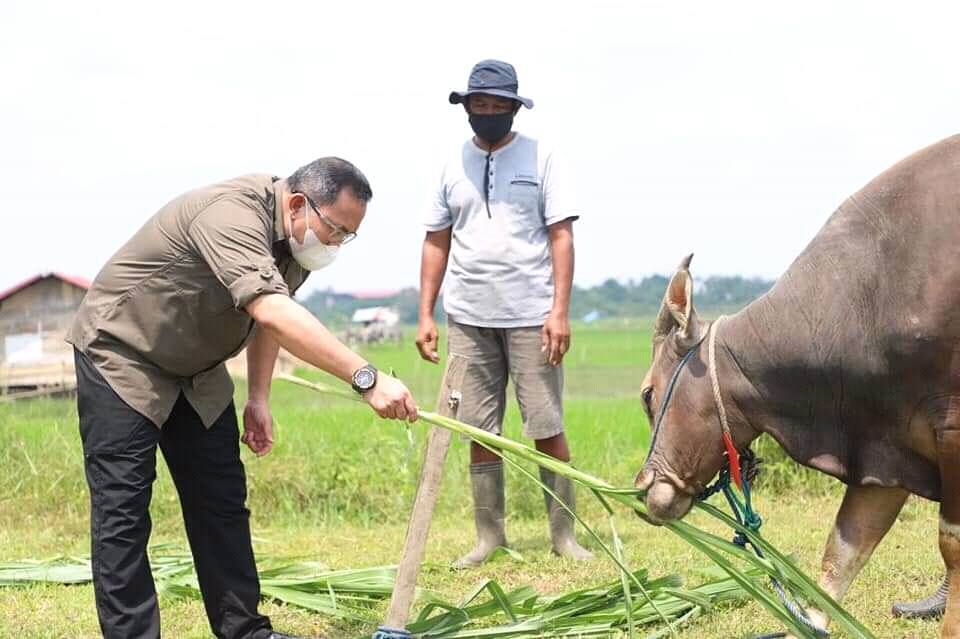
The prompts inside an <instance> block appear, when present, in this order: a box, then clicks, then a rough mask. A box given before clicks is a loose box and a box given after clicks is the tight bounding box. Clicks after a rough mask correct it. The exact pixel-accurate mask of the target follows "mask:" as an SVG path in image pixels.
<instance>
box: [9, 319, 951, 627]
mask: <svg viewBox="0 0 960 639" xmlns="http://www.w3.org/2000/svg"><path fill="white" fill-rule="evenodd" d="M648 325H649V322H642V323H637V322H633V323H630V322H625V323H620V324H612V323H607V324H604V325H602V326H593V325H591V326H589V327H588V326H578V327H575V331H574V338H573V346H572V348H571V351H570V353H569V354H568V355H567V359H566V371H567V378H566V379H567V386H566V425H567V433H568V437H569V440H570V445H571V450H572V451H573V457H574V463H575V464H576V465H577V466H578V467H580V468H581V469H583V470H585V471H587V472H589V473H591V474H593V475H595V476H598V477H601V478H604V479H606V480H608V481H610V482H611V483H614V484H618V485H630V484H631V483H632V478H633V475H634V473H635V472H636V471H637V469H638V468H639V465H640V464H641V462H642V460H643V454H644V450H645V445H646V443H647V441H648V433H649V430H648V425H647V422H646V418H645V417H644V416H643V412H642V409H641V407H640V402H639V398H638V390H639V388H638V387H639V383H640V380H641V379H642V376H643V371H644V369H645V367H646V365H647V364H648V360H649V343H650V340H649V333H648V331H647V330H646V327H647V326H648ZM366 355H367V356H368V357H370V359H371V360H372V361H373V362H374V363H376V364H377V365H378V366H379V367H380V368H382V369H386V370H389V369H391V368H392V369H394V371H395V372H396V374H397V375H398V376H399V377H400V378H402V379H403V380H404V381H405V382H406V383H407V384H408V386H410V388H411V390H412V391H413V392H414V394H415V396H416V398H417V400H418V403H419V404H421V405H422V406H425V407H430V408H432V405H433V401H434V397H435V394H436V388H437V385H438V382H439V377H440V369H439V368H438V367H436V366H433V365H430V364H427V363H425V362H423V361H422V360H420V359H419V357H417V356H416V354H415V348H414V346H413V344H412V340H411V341H409V342H408V343H406V344H405V345H403V346H402V347H401V346H381V347H376V348H371V349H370V350H368V351H367V353H366ZM303 373H304V374H305V375H306V376H308V377H314V378H321V377H323V376H322V374H320V373H316V372H309V371H305V372H303ZM243 396H244V389H243V388H242V387H241V388H238V390H237V401H238V406H242V401H243ZM272 406H273V412H274V417H275V419H276V422H277V424H276V428H275V439H276V445H275V447H274V450H273V452H272V453H271V454H270V455H268V456H266V457H265V458H262V459H256V458H254V457H253V455H252V454H249V453H248V452H245V453H244V461H245V463H246V468H247V473H248V478H249V489H250V498H249V505H250V508H251V510H252V513H253V515H252V523H253V528H254V534H255V536H256V538H257V543H256V550H257V551H258V552H259V553H262V554H269V555H272V556H281V557H291V558H294V557H295V558H304V557H307V558H311V559H315V560H317V561H320V562H323V563H325V564H326V565H328V566H330V567H331V568H359V567H364V566H375V565H387V564H393V563H395V562H396V561H397V559H398V557H399V553H400V550H401V546H402V542H403V535H404V532H405V527H406V521H407V517H408V515H409V509H410V504H411V503H412V499H413V495H414V491H415V488H416V481H417V477H418V472H419V460H420V457H421V455H422V450H423V443H424V441H425V437H426V432H427V431H426V427H425V426H423V425H421V424H415V425H413V426H412V427H411V429H410V431H409V436H410V437H412V445H411V443H410V440H409V438H408V432H407V430H406V429H405V428H404V426H402V425H399V424H398V423H395V422H386V421H381V420H378V419H377V418H376V417H375V416H374V415H373V413H372V412H371V411H370V410H369V409H367V408H365V407H363V406H359V405H353V404H350V403H347V402H344V401H342V400H336V399H329V398H326V397H323V396H321V395H319V394H317V393H314V392H312V391H310V390H309V389H304V388H300V387H297V386H294V385H291V384H288V383H284V382H277V383H276V384H275V386H274V392H273V397H272ZM505 432H506V434H507V435H509V436H511V437H515V438H516V437H519V436H520V435H519V433H520V420H519V415H518V412H517V410H516V405H515V403H511V408H510V410H509V411H508V416H507V424H506V429H505ZM764 449H765V450H767V451H768V456H769V458H770V460H771V461H770V463H769V468H768V471H767V480H766V481H765V482H761V483H760V484H759V486H758V488H757V494H756V503H757V507H758V509H759V511H760V512H761V514H762V515H763V516H764V520H765V525H764V528H763V532H764V535H765V536H766V538H767V539H769V540H770V541H771V542H773V543H774V544H775V545H777V546H778V547H779V548H780V549H781V550H783V551H785V552H789V553H793V554H794V555H795V557H796V559H797V561H798V563H799V565H800V566H801V567H802V568H803V569H805V570H807V571H808V572H811V573H813V574H816V572H817V570H818V567H819V558H820V554H821V552H822V548H823V543H824V541H825V539H826V535H827V532H828V531H829V529H830V526H831V524H832V520H833V515H834V512H835V510H836V508H837V507H838V505H839V501H840V495H841V494H842V493H841V487H839V486H838V485H836V484H835V483H833V482H832V481H830V480H827V479H825V478H822V477H820V476H818V475H816V474H814V473H812V472H810V471H804V470H801V469H798V468H797V467H796V466H795V465H793V464H791V463H789V462H786V461H784V460H783V459H782V456H778V455H777V454H776V451H774V450H772V449H771V448H769V447H764ZM0 469H2V472H0V562H2V561H7V560H16V559H22V558H44V557H50V556H54V555H61V554H65V555H86V554H87V553H88V545H89V537H88V512H87V508H88V506H87V499H88V495H87V489H86V484H85V482H84V479H83V467H82V459H81V452H80V442H79V436H78V434H77V426H76V414H75V409H74V404H73V402H72V401H71V400H29V401H23V402H21V403H17V404H0ZM507 482H508V488H507V490H508V495H507V509H508V518H507V527H508V528H507V534H508V537H509V538H510V541H511V543H512V545H513V547H514V548H515V549H516V550H518V551H519V553H520V554H521V555H522V556H523V559H524V560H523V561H516V560H512V559H509V558H506V557H504V558H501V559H498V560H496V561H494V562H492V563H490V564H488V565H485V566H483V567H482V568H480V569H478V570H476V571H472V572H466V573H458V572H453V571H451V570H449V569H448V568H447V565H448V563H449V562H450V561H451V560H452V559H454V558H456V557H458V556H459V555H460V554H462V553H464V552H466V551H467V550H469V549H470V547H471V546H472V542H473V523H472V514H471V513H472V511H471V507H470V491H469V480H468V472H467V444H466V443H465V442H461V441H455V442H454V444H453V447H452V449H451V453H450V457H449V461H448V465H447V468H446V472H445V478H444V485H443V488H442V494H441V497H440V502H439V504H438V507H437V513H436V517H435V520H434V525H433V529H432V531H431V537H430V543H429V545H428V549H427V559H426V561H427V563H426V565H425V569H424V572H423V577H422V581H421V583H422V585H424V586H426V587H429V588H431V589H434V590H436V591H437V592H439V593H440V594H442V595H443V596H444V597H445V598H447V599H448V600H449V601H454V602H456V601H458V599H459V598H460V597H462V596H463V595H465V594H466V593H467V592H469V591H470V590H471V589H473V588H474V587H475V586H476V585H477V584H478V583H479V582H480V581H482V580H483V579H486V578H495V579H496V580H497V581H499V582H500V583H501V584H502V585H504V586H505V587H516V586H519V585H525V584H529V585H533V586H535V587H536V588H538V589H539V590H540V591H541V592H544V593H554V594H559V593H562V592H566V591H570V590H573V589H576V588H582V587H586V586H590V585H596V584H599V583H601V582H606V581H609V580H611V579H614V578H616V575H617V573H616V570H615V567H614V566H613V565H612V563H610V562H609V561H606V560H604V559H602V558H598V559H596V560H595V561H593V562H591V563H589V564H576V563H573V562H570V561H567V560H559V559H556V558H553V557H552V556H550V553H549V540H548V535H547V526H546V518H545V516H544V513H543V500H542V498H541V495H540V494H539V492H538V490H536V489H535V488H534V487H533V486H532V485H531V484H530V483H529V482H528V481H527V480H525V479H524V478H523V477H521V476H520V475H519V473H518V472H516V471H513V470H508V477H507ZM579 499H580V505H581V508H580V511H581V513H582V514H583V516H584V518H585V519H586V521H588V522H589V523H591V525H593V526H594V527H595V528H596V529H597V530H598V531H601V532H602V534H607V531H608V528H607V525H606V515H605V513H604V511H603V510H602V508H601V507H600V506H599V504H598V503H596V502H595V501H594V500H593V499H592V498H591V497H590V496H589V495H586V494H583V493H582V492H581V494H580V495H579ZM152 515H153V519H154V532H153V537H152V542H154V543H157V542H173V543H177V544H181V545H183V546H184V547H186V542H185V537H184V535H183V532H182V524H181V520H180V514H179V506H178V504H177V501H176V495H175V491H174V489H173V486H172V483H171V481H170V478H169V475H168V474H167V472H166V468H165V466H164V464H163V463H162V462H161V463H159V464H158V480H157V485H156V486H155V491H154V497H153V506H152ZM691 521H693V522H694V523H696V524H697V525H702V526H704V527H707V528H713V527H712V526H711V524H710V522H708V521H706V519H704V518H702V517H694V518H693V519H691ZM936 521H937V515H936V507H935V505H934V504H930V503H928V502H923V501H922V500H919V499H915V498H911V500H910V501H909V502H908V504H907V507H906V508H905V509H904V511H903V513H902V514H901V516H900V521H899V522H898V524H897V525H896V526H895V527H894V529H893V530H892V531H891V532H890V534H889V535H888V536H887V538H886V539H885V540H884V542H883V543H882V544H881V546H880V547H879V549H878V550H877V552H876V554H875V556H874V559H873V560H872V561H871V562H870V563H869V564H868V566H867V567H866V569H865V570H864V572H863V573H862V574H861V576H860V578H859V579H858V580H857V581H856V582H855V583H854V585H853V587H852V589H851V591H850V593H849V595H848V598H847V600H846V602H845V604H846V606H847V608H848V610H850V611H851V612H852V613H853V614H854V615H856V616H857V617H858V618H860V620H861V621H863V622H864V623H865V624H866V625H867V626H868V627H869V628H871V629H872V630H873V631H874V632H875V633H876V635H877V636H878V637H890V638H893V637H897V638H902V637H915V638H920V637H933V636H936V630H937V624H936V623H935V622H922V621H901V620H893V619H892V618H890V616H889V607H890V603H891V601H892V600H893V599H895V598H900V597H907V598H913V597H916V596H920V595H925V594H926V593H927V592H928V591H929V590H930V589H932V588H934V587H935V586H936V584H937V582H938V580H939V577H940V574H941V562H940V558H939V554H938V551H937V548H936V538H937V537H936ZM618 530H619V531H620V533H621V535H622V537H623V539H624V543H625V545H626V549H627V553H628V560H629V565H630V566H631V567H632V568H639V567H646V568H648V569H649V570H650V572H651V573H652V574H653V575H660V574H667V573H674V572H676V573H679V574H681V575H682V576H683V577H684V578H685V580H686V581H687V582H688V583H690V584H695V583H697V582H698V580H700V579H702V574H701V572H700V570H701V569H702V568H704V567H706V566H707V560H706V559H704V558H702V557H701V556H699V555H697V554H696V553H695V552H694V551H693V550H692V549H691V548H689V547H688V546H686V545H685V544H683V542H681V541H679V540H677V539H676V538H674V537H673V536H672V535H671V534H670V533H669V532H668V531H665V530H662V529H657V528H653V527H650V526H648V525H646V524H644V523H643V522H641V521H640V520H639V519H636V518H634V517H632V516H631V515H629V514H628V513H627V512H624V513H623V514H622V515H621V516H619V517H618ZM718 532H721V533H722V534H723V535H725V536H726V535H727V533H726V532H725V531H718ZM586 545H588V546H589V545H590V544H589V542H587V544H586ZM264 610H265V611H266V612H267V613H268V614H270V615H271V617H272V618H273V621H274V625H275V627H277V628H278V629H280V630H284V631H286V632H292V633H300V634H302V635H304V636H323V637H359V636H363V635H367V636H369V634H370V632H371V631H372V630H373V629H374V627H373V625H362V624H356V623H344V622H338V621H334V620H331V619H329V618H327V617H323V616H320V615H317V614H310V613H306V612H303V611H299V610H296V609H292V608H285V607H283V606H279V605H275V604H270V603H268V604H265V606H264ZM161 616H162V623H163V627H164V636H167V637H175V638H185V639H189V638H195V637H197V638H199V637H209V636H211V635H210V631H209V629H208V627H207V625H206V619H205V616H204V614H203V608H202V605H201V604H200V603H199V602H182V601H176V600H173V599H169V598H166V597H162V598H161ZM777 629H778V627H777V625H776V622H775V621H774V620H773V619H772V617H770V616H769V615H768V614H767V613H766V612H765V611H764V610H763V609H762V608H761V607H760V606H759V605H757V604H753V603H750V604H746V605H741V606H736V607H727V608H721V609H717V610H714V611H712V612H711V613H710V614H708V615H706V616H704V617H703V618H702V619H700V620H699V621H697V622H695V623H693V624H692V625H691V626H690V627H688V628H686V629H685V630H683V631H682V632H680V633H678V635H677V636H678V637H682V638H684V639H693V638H698V639H712V638H717V639H719V638H723V639H729V638H731V637H749V636H751V635H753V634H756V633H760V632H770V631H773V630H777ZM96 636H99V635H98V626H97V621H96V615H95V611H94V606H93V593H92V588H91V587H89V586H74V587H65V586H38V587H31V588H27V589H0V639H2V638H7V637H18V638H41V637H43V638H47V637H71V638H79V637H96Z"/></svg>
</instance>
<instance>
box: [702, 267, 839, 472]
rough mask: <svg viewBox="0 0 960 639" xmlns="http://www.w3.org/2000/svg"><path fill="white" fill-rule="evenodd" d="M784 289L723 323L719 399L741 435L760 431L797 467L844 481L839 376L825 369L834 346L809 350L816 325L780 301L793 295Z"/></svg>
mask: <svg viewBox="0 0 960 639" xmlns="http://www.w3.org/2000/svg"><path fill="white" fill-rule="evenodd" d="M791 284H792V282H790V281H788V280H783V279H782V280H781V282H779V283H778V286H779V288H780V290H779V291H771V293H772V294H768V295H765V296H764V297H762V298H760V299H759V300H757V301H756V302H754V303H753V304H750V305H749V306H748V307H747V308H745V309H743V310H742V311H740V312H739V313H737V314H736V315H734V316H731V317H729V318H727V319H726V320H725V321H724V322H723V323H722V325H721V327H720V332H719V334H718V349H717V357H718V367H720V368H721V370H724V372H723V374H722V375H721V380H722V381H723V384H724V385H725V386H726V388H725V389H724V395H725V396H726V397H729V398H730V399H729V401H730V402H731V403H732V404H733V405H734V407H735V410H736V413H737V417H738V419H739V421H740V422H741V424H743V425H744V426H742V427H741V432H746V433H748V434H753V435H754V436H755V435H756V434H759V433H760V432H766V433H768V434H770V435H771V436H772V437H773V438H774V439H776V440H777V441H778V442H779V443H780V444H781V446H783V447H784V449H785V450H786V451H787V452H788V454H790V455H791V456H793V457H794V458H795V459H796V460H797V461H799V462H800V463H803V464H806V465H809V466H812V467H814V468H817V469H818V470H821V471H823V472H826V473H828V474H831V475H834V476H836V477H840V478H843V476H844V475H845V469H844V468H843V465H842V462H841V461H840V460H843V459H845V458H846V450H845V447H846V445H847V442H846V440H845V438H844V437H842V436H840V433H841V432H842V429H841V428H840V427H839V426H840V424H841V423H842V419H843V415H844V411H845V410H846V401H847V398H846V397H845V396H844V392H845V389H844V380H843V371H842V369H841V368H840V367H839V366H831V365H830V361H829V358H830V356H829V353H830V350H831V348H832V347H834V346H836V345H835V344H834V345H830V344H824V345H817V344H816V343H815V341H816V339H817V336H816V334H815V332H816V326H817V322H816V319H815V318H810V317H809V316H805V312H806V311H805V309H803V308H799V307H797V308H793V307H791V305H790V304H788V303H787V302H786V300H790V299H797V298H798V295H799V292H798V291H797V290H795V289H794V290H788V289H790V287H791ZM800 299H803V297H802V296H801V297H800ZM721 345H722V348H720V346H721ZM821 346H822V347H821ZM825 354H826V357H825ZM727 409H728V411H729V410H730V407H729V406H728V408H727Z"/></svg>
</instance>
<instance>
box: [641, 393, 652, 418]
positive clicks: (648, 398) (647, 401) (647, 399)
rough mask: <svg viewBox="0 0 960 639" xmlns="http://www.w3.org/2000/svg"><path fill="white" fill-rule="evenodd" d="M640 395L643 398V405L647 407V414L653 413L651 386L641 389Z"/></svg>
mask: <svg viewBox="0 0 960 639" xmlns="http://www.w3.org/2000/svg"><path fill="white" fill-rule="evenodd" d="M640 396H641V397H642V398H643V407H644V408H646V409H647V415H652V414H653V386H647V387H646V388H644V389H643V390H642V391H640Z"/></svg>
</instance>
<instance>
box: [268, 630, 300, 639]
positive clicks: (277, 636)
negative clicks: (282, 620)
mask: <svg viewBox="0 0 960 639" xmlns="http://www.w3.org/2000/svg"><path fill="white" fill-rule="evenodd" d="M267 639H301V638H300V637H294V636H293V635H288V634H286V633H283V632H277V631H276V630H274V631H273V633H272V634H271V635H270V636H269V637H268V638H267Z"/></svg>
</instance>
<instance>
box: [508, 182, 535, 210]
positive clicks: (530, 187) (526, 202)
mask: <svg viewBox="0 0 960 639" xmlns="http://www.w3.org/2000/svg"><path fill="white" fill-rule="evenodd" d="M509 198H510V203H511V204H513V205H514V206H516V207H517V210H519V211H521V212H523V213H536V212H539V210H540V182H538V181H537V179H536V178H535V177H527V176H523V175H518V176H517V177H515V178H514V179H512V180H510V194H509Z"/></svg>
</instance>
